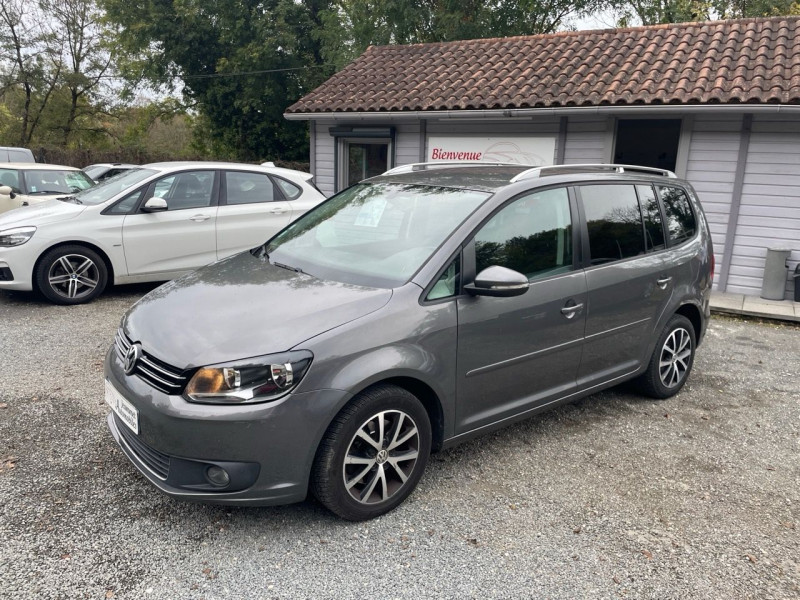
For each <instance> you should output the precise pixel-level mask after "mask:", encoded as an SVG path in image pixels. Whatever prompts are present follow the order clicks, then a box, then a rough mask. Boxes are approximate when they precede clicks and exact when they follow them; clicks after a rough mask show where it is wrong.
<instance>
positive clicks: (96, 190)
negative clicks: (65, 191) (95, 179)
mask: <svg viewBox="0 0 800 600" xmlns="http://www.w3.org/2000/svg"><path fill="white" fill-rule="evenodd" d="M156 173H158V171H153V170H152V169H131V170H130V171H125V172H124V173H120V174H119V175H117V176H115V177H111V178H110V179H105V180H103V181H101V182H100V183H98V184H97V185H96V186H94V187H93V188H91V189H88V190H84V191H83V192H81V193H80V194H75V200H76V201H80V203H81V204H89V205H94V204H102V203H103V202H107V201H108V200H111V198H113V197H114V196H116V195H117V194H119V193H120V192H122V191H124V190H127V189H128V188H130V187H133V186H134V185H136V184H137V183H141V182H142V181H144V180H145V179H147V178H148V177H150V176H151V175H155V174H156Z"/></svg>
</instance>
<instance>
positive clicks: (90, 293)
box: [36, 246, 108, 304]
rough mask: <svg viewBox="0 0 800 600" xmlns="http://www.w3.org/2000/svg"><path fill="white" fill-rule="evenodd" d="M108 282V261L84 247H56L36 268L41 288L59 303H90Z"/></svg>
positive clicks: (37, 281)
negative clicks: (106, 262)
mask: <svg viewBox="0 0 800 600" xmlns="http://www.w3.org/2000/svg"><path fill="white" fill-rule="evenodd" d="M107 282H108V269H107V268H106V264H105V262H104V261H103V259H102V258H100V256H98V254H97V253H96V252H94V251H93V250H90V249H89V248H86V247H84V246H61V247H59V248H54V249H53V250H51V251H50V252H48V253H47V254H45V255H44V257H43V258H42V260H41V261H40V262H39V265H38V267H37V268H36V285H37V286H38V288H39V291H40V292H41V293H42V294H43V295H44V296H45V297H46V298H47V299H48V300H50V301H51V302H55V303H56V304H82V303H84V302H89V301H91V300H93V299H94V298H96V297H97V296H98V295H99V294H100V293H102V291H103V290H104V289H105V287H106V283H107Z"/></svg>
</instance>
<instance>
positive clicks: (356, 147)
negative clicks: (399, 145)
mask: <svg viewBox="0 0 800 600" xmlns="http://www.w3.org/2000/svg"><path fill="white" fill-rule="evenodd" d="M390 143H391V142H390V140H344V142H343V145H344V160H342V161H341V163H342V169H343V170H344V173H343V177H342V178H341V179H340V181H342V183H343V184H344V185H341V188H342V189H344V188H346V187H350V186H351V185H353V184H356V183H358V182H359V181H361V180H362V179H367V178H368V177H375V176H376V175H380V174H382V173H385V172H386V171H387V170H389V146H390Z"/></svg>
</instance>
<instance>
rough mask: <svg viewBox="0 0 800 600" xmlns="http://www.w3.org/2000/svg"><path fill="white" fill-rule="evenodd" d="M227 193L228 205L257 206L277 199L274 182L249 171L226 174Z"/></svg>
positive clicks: (260, 174)
mask: <svg viewBox="0 0 800 600" xmlns="http://www.w3.org/2000/svg"><path fill="white" fill-rule="evenodd" d="M225 192H226V196H227V200H226V202H227V204H255V203H258V202H272V201H273V200H274V199H275V188H274V186H273V185H272V180H271V179H270V178H269V177H267V176H266V175H264V174H263V173H252V172H249V171H228V172H226V173H225Z"/></svg>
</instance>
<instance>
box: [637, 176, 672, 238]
mask: <svg viewBox="0 0 800 600" xmlns="http://www.w3.org/2000/svg"><path fill="white" fill-rule="evenodd" d="M636 193H637V194H639V205H640V206H641V208H642V216H643V217H644V245H645V247H646V248H647V251H648V252H655V251H656V250H663V249H664V248H666V245H665V243H664V226H663V224H662V221H661V209H659V208H658V198H657V197H656V192H655V190H654V189H653V187H652V186H649V185H637V186H636Z"/></svg>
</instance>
